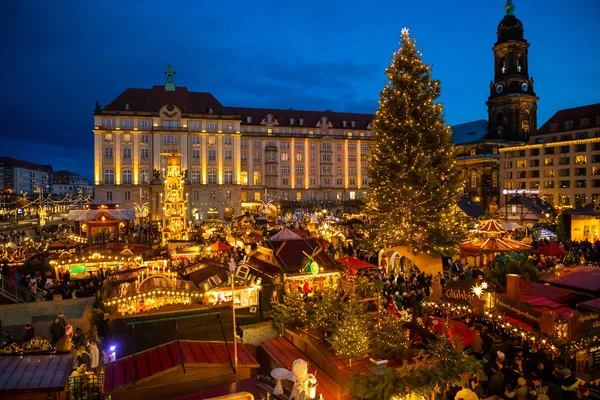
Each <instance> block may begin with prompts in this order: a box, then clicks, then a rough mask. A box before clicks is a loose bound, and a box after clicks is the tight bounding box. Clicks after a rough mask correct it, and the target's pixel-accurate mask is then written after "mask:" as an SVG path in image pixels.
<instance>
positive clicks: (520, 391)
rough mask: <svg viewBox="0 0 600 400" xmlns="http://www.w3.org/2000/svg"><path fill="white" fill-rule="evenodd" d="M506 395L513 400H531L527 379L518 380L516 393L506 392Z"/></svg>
mask: <svg viewBox="0 0 600 400" xmlns="http://www.w3.org/2000/svg"><path fill="white" fill-rule="evenodd" d="M504 395H505V396H506V397H508V398H509V399H513V400H529V388H528V387H527V381H526V380H525V378H519V379H517V387H516V388H515V390H514V391H512V392H511V391H510V390H508V389H507V390H506V391H505V392H504Z"/></svg>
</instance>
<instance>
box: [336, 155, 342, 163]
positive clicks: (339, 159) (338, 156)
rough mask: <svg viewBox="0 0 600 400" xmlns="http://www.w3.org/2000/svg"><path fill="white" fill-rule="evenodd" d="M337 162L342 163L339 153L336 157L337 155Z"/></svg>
mask: <svg viewBox="0 0 600 400" xmlns="http://www.w3.org/2000/svg"><path fill="white" fill-rule="evenodd" d="M337 160H338V162H342V155H341V154H339V153H338V155H337Z"/></svg>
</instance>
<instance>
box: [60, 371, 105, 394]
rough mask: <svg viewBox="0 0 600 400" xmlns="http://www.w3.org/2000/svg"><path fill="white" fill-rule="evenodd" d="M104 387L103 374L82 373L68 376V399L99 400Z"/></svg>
mask: <svg viewBox="0 0 600 400" xmlns="http://www.w3.org/2000/svg"><path fill="white" fill-rule="evenodd" d="M103 387H104V374H103V373H100V374H87V373H86V374H83V375H74V376H70V377H69V382H68V386H67V390H68V393H69V396H68V399H69V400H83V399H85V400H101V399H104V395H103V394H102V392H103Z"/></svg>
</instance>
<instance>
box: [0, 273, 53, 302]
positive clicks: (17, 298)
mask: <svg viewBox="0 0 600 400" xmlns="http://www.w3.org/2000/svg"><path fill="white" fill-rule="evenodd" d="M23 279H24V278H23ZM0 294H2V295H3V296H4V297H6V298H8V299H9V300H12V301H14V302H15V303H29V302H32V301H44V300H46V296H45V292H44V291H43V290H41V289H39V288H37V290H36V292H35V293H32V292H31V290H29V288H25V287H22V286H21V285H17V284H16V283H15V282H12V281H10V280H8V279H6V278H5V277H4V276H2V277H0Z"/></svg>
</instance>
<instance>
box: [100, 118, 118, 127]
mask: <svg viewBox="0 0 600 400" xmlns="http://www.w3.org/2000/svg"><path fill="white" fill-rule="evenodd" d="M102 126H106V127H112V126H115V119H114V118H104V119H103V120H102Z"/></svg>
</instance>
